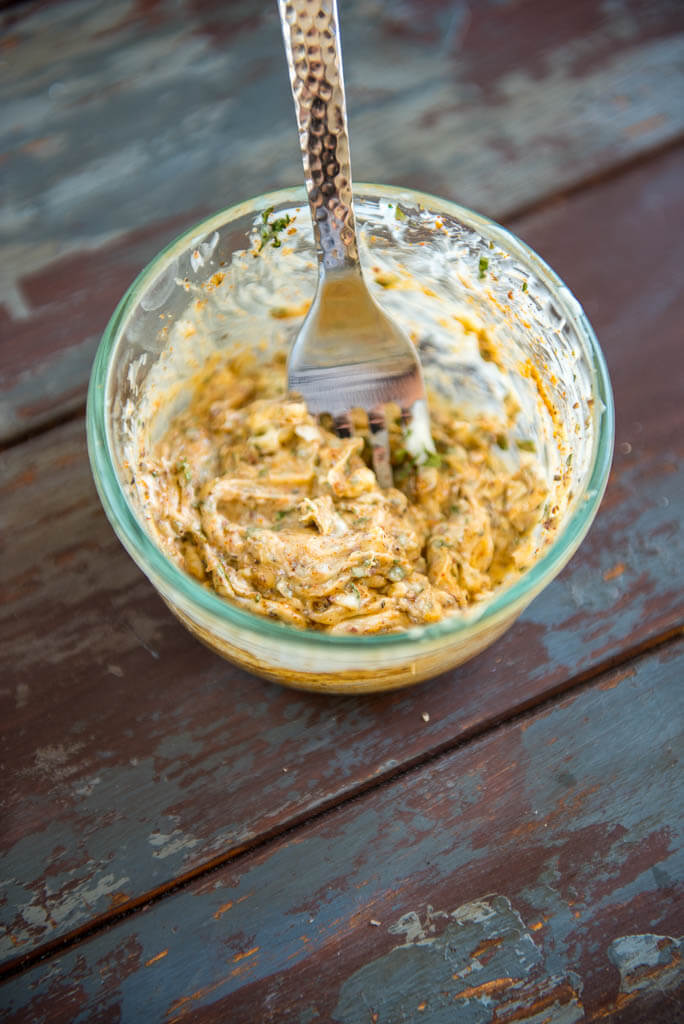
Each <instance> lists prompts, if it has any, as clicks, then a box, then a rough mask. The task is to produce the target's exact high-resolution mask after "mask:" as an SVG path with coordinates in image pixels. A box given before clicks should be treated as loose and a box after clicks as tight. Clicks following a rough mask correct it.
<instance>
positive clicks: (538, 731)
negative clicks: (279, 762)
mask: <svg viewBox="0 0 684 1024" xmlns="http://www.w3.org/2000/svg"><path fill="white" fill-rule="evenodd" d="M683 672H684V644H682V643H681V642H680V643H677V644H670V645H668V646H667V647H665V648H661V649H660V650H659V651H657V652H655V653H653V654H651V655H648V656H645V657H643V658H641V659H640V660H639V661H637V662H634V663H632V665H631V666H630V667H629V668H627V669H626V670H625V669H621V670H616V671H613V672H611V673H609V674H608V675H606V676H603V677H601V678H600V679H598V680H596V681H595V682H594V683H593V684H590V685H585V686H584V687H582V688H580V689H579V690H578V691H576V692H575V693H573V694H572V695H571V696H569V697H567V698H566V699H564V700H562V701H560V702H557V703H556V704H555V705H554V706H552V707H550V706H547V707H545V708H543V709H541V710H539V711H538V712H536V713H534V714H530V715H527V716H523V717H521V718H520V719H519V720H518V721H516V722H514V723H511V724H509V725H506V726H503V727H501V728H499V729H496V730H494V731H493V732H492V733H490V734H489V735H488V736H486V737H484V738H482V739H480V740H478V741H475V742H473V743H470V744H468V745H466V746H465V747H463V748H461V749H459V750H456V751H455V752H453V753H451V754H449V755H448V756H444V757H440V758H437V759H435V760H433V761H431V762H430V763H429V764H426V765H424V766H422V767H420V768H418V769H416V770H413V771H410V772H408V773H406V774H405V775H404V776H402V778H401V779H398V780H396V781H394V782H392V783H389V784H387V785H384V786H381V787H379V788H377V789H375V790H374V791H373V792H372V793H369V794H367V795H365V796H363V797H361V798H359V799H357V800H355V801H352V802H351V803H349V804H347V805H346V806H344V807H341V808H338V809H336V810H335V811H333V812H331V813H329V814H327V815H324V816H322V817H321V818H320V819H319V820H317V821H314V822H311V823H310V824H308V825H307V826H305V827H302V828H300V829H299V830H297V831H296V832H295V833H294V834H292V835H290V836H286V837H284V838H282V839H280V840H279V841H277V842H274V843H271V844H268V845H266V846H265V847H264V848H262V849H261V850H259V851H255V852H253V853H251V854H249V855H246V856H244V857H242V858H241V859H240V860H239V861H238V862H237V863H235V864H233V865H228V866H227V867H225V868H223V869H222V870H220V871H216V872H213V873H210V874H208V875H207V876H206V877H205V878H203V879H201V880H199V881H196V882H195V883H193V884H191V885H189V886H187V887H186V888H184V889H183V890H182V891H180V892H177V893H176V894H174V895H170V896H168V897H167V898H165V899H163V900H162V901H160V902H158V903H156V904H154V905H152V906H150V907H149V909H148V911H147V913H139V914H136V915H133V916H131V917H129V918H126V919H124V920H122V921H121V922H120V923H118V924H117V925H115V926H114V927H112V928H110V929H108V930H106V931H105V932H103V933H101V934H99V935H97V936H94V937H92V938H91V939H89V940H86V941H84V942H82V943H81V944H79V945H77V946H76V947H75V948H73V949H70V950H67V951H65V952H64V953H63V954H61V955H57V956H55V957H52V958H50V959H48V960H46V961H44V962H43V963H39V964H37V965H36V966H35V967H34V968H32V969H31V970H30V971H29V972H27V973H26V974H25V975H22V976H19V977H18V978H15V979H11V980H10V981H8V982H7V983H6V984H5V986H4V987H2V988H0V1005H1V1006H2V1007H3V1008H4V1010H5V1020H6V1021H7V1022H8V1024H9V1022H19V1021H27V1020H31V1021H33V1022H35V1024H40V1022H43V1021H46V1022H47V1021H50V1022H51V1024H57V1022H60V1021H69V1022H74V1024H77V1022H85V1021H88V1022H89V1021H93V1020H97V1021H105V1020H106V1021H109V1020H111V1021H113V1020H124V1021H128V1020H141V1019H145V1020H159V1021H161V1020H164V1021H168V1022H178V1021H183V1020H186V1019H189V1018H190V1019H192V1020H193V1021H196V1022H201V1024H209V1022H219V1021H226V1020H229V1021H231V1024H242V1022H244V1024H253V1022H254V1021H263V1022H276V1021H308V1022H312V1021H333V1022H338V1024H369V1022H382V1024H399V1022H401V1021H421V1022H422V1021H425V1022H428V1024H443V1022H445V1021H447V1020H458V1021H459V1024H493V1022H494V1021H496V1022H499V1024H501V1022H508V1024H511V1022H513V1021H523V1022H528V1024H532V1022H535V1024H539V1021H541V1020H544V1021H546V1022H548V1024H579V1022H580V1021H605V1020H610V1021H611V1022H613V1024H619V1022H622V1024H626V1022H628V1021H634V1022H637V1021H641V1022H643V1021H647V1020H648V1021H658V1022H659V1024H675V1022H676V1021H678V1020H681V1017H680V1016H679V1014H680V1011H681V1001H680V999H679V997H678V996H679V995H681V989H682V972H681V952H680V950H681V943H680V938H679V935H678V932H679V930H680V929H681V923H682V921H681V912H680V906H681V904H680V906H679V907H678V905H677V895H678V892H679V894H680V895H681V885H680V882H681V877H682V869H683V868H684V864H683V862H682V855H681V847H680V846H678V835H677V832H678V828H677V822H678V817H679V811H680V809H681V802H682V796H683V795H684V794H683V793H682V777H681V773H680V772H679V771H678V767H677V759H678V755H679V753H681V747H682V736H681V714H682V710H683V708H682V689H681V679H682V673H683ZM635 723H638V728H635ZM415 728H416V729H418V728H419V726H418V725H417V724H416V726H415ZM678 989H679V993H678Z"/></svg>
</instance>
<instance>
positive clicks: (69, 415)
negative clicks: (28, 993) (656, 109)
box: [0, 133, 684, 976]
mask: <svg viewBox="0 0 684 1024" xmlns="http://www.w3.org/2000/svg"><path fill="white" fill-rule="evenodd" d="M682 146H684V133H680V134H679V135H676V136H674V137H673V138H671V139H668V140H667V141H665V142H663V143H661V144H660V145H657V146H654V147H653V148H652V149H649V150H647V151H645V152H641V153H637V154H635V155H633V156H629V157H626V158H625V159H624V160H619V161H618V162H617V163H615V164H612V165H611V166H609V167H605V168H602V169H599V170H597V171H596V172H595V173H593V174H589V175H587V176H586V177H584V178H581V179H580V180H578V181H576V182H574V183H573V184H571V185H568V186H566V187H564V188H560V189H557V190H556V191H551V192H549V193H548V194H546V195H545V196H543V197H542V198H541V199H539V200H536V201H534V202H530V203H523V204H522V205H520V206H518V207H513V208H512V209H511V210H509V211H507V212H505V213H504V214H502V215H501V216H500V218H499V222H500V223H502V224H505V226H506V227H508V228H510V229H512V230H514V231H515V230H516V228H517V223H518V222H519V221H521V220H524V219H525V218H527V217H530V216H532V215H533V214H537V213H542V212H543V211H544V210H547V209H549V208H550V207H552V206H554V205H555V204H556V203H558V202H563V201H565V200H568V199H572V198H574V197H575V196H578V195H581V194H582V193H584V192H587V191H589V190H590V189H592V188H595V187H596V186H598V185H603V184H607V183H608V182H611V181H616V180H618V179H619V178H621V177H622V176H623V175H625V174H628V173H629V172H630V171H633V170H635V169H637V168H639V167H643V166H645V165H646V164H649V163H655V162H656V161H657V160H658V159H660V158H662V157H664V156H667V154H668V153H672V152H675V151H676V150H678V149H679V148H680V147H682ZM85 411H86V402H85V397H84V398H83V400H82V401H79V402H78V403H77V404H76V405H75V406H74V407H73V408H71V409H65V410H63V411H62V412H59V413H56V414H55V415H54V416H52V417H50V418H49V419H47V420H46V421H45V422H43V423H39V424H36V425H35V426H31V427H28V428H27V429H26V430H22V431H19V432H16V433H14V434H10V435H8V436H7V437H5V438H4V439H2V440H0V453H2V452H6V451H9V450H10V449H12V448H15V447H19V445H21V444H25V443H26V442H28V441H32V440H34V439H35V438H37V437H40V436H42V435H43V434H47V433H49V431H51V430H55V429H57V428H58V427H61V426H64V425H65V424H66V423H71V422H72V421H73V420H77V419H81V418H82V417H83V416H84V415H85ZM0 976H1V975H0Z"/></svg>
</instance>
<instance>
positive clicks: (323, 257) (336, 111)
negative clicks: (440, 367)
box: [278, 0, 434, 487]
mask: <svg viewBox="0 0 684 1024" xmlns="http://www.w3.org/2000/svg"><path fill="white" fill-rule="evenodd" d="M278 7H279V11H280V20H281V24H282V29H283V38H284V40H285V52H286V55H287V63H288V68H289V72H290V83H291V86H292V94H293V96H294V102H295V111H296V114H297V123H298V127H299V141H300V146H301V151H302V162H303V164H304V178H305V181H306V190H307V195H308V199H309V206H310V209H311V217H312V220H313V228H314V238H315V242H316V249H317V253H318V270H319V278H318V288H317V291H316V295H315V297H314V300H313V303H312V305H311V308H310V310H309V312H308V314H307V316H306V319H305V320H304V323H303V324H302V326H301V328H300V331H299V333H298V335H297V337H296V338H295V341H294V343H293V346H292V349H291V351H290V355H289V359H288V367H287V375H288V387H289V388H290V390H291V391H295V392H297V393H299V394H300V395H301V396H302V398H303V399H304V401H305V402H306V404H307V406H308V408H309V411H310V412H311V413H313V414H314V415H318V416H320V414H321V413H328V414H330V415H331V416H332V417H333V419H334V422H335V427H336V429H337V432H338V434H340V435H342V436H349V435H350V434H351V432H352V423H351V415H350V413H351V410H352V409H364V410H365V411H366V412H367V414H368V423H369V428H370V436H371V449H372V458H373V469H374V470H375V474H376V477H377V479H378V483H379V484H380V486H381V487H390V486H391V485H392V466H391V463H390V452H389V439H388V431H387V426H386V421H385V411H384V406H385V405H386V404H387V403H390V402H391V403H396V404H397V405H398V406H399V408H400V410H401V418H402V422H403V424H404V428H405V440H404V447H405V448H406V449H407V450H408V451H409V452H410V453H411V454H412V455H413V457H414V459H415V460H416V461H418V462H420V461H422V460H423V459H424V458H425V457H427V456H428V455H429V454H430V452H434V444H433V441H432V437H431V435H430V424H429V418H428V412H427V405H426V402H425V390H424V386H423V375H422V371H421V368H420V362H419V360H418V355H417V353H416V350H415V348H414V346H413V344H412V343H411V341H410V340H409V338H408V337H407V335H406V334H405V333H404V331H403V330H402V329H401V328H400V327H399V326H398V325H397V324H395V323H394V322H393V321H392V320H391V319H390V318H389V317H388V316H387V315H386V314H385V313H384V312H383V311H382V309H380V307H379V305H378V304H377V303H376V301H375V300H374V298H373V297H372V296H371V294H370V292H369V291H368V288H367V286H366V283H365V281H364V278H363V272H362V269H361V264H360V262H359V251H358V245H357V240H356V226H355V222H354V207H353V200H352V183H351V167H350V160H349V136H348V131H347V111H346V103H345V94H344V80H343V73H342V51H341V46H340V35H339V23H338V18H337V3H336V0H278Z"/></svg>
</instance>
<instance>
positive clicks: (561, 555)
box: [86, 183, 615, 650]
mask: <svg viewBox="0 0 684 1024" xmlns="http://www.w3.org/2000/svg"><path fill="white" fill-rule="evenodd" d="M354 191H355V194H356V195H358V196H359V197H362V196H366V197H368V198H371V197H375V198H379V197H381V198H383V199H391V200H393V201H400V200H402V199H403V200H410V201H411V202H414V203H419V204H422V206H424V207H425V208H427V209H432V208H434V209H435V212H436V213H437V212H446V213H448V214H449V215H450V216H452V217H454V218H455V219H457V220H458V221H459V222H461V223H462V224H464V225H465V226H466V227H468V228H471V229H473V230H475V231H477V232H479V233H480V234H481V235H482V236H483V237H486V238H487V239H488V240H491V241H494V242H495V243H496V244H497V245H499V246H500V247H501V248H502V249H504V251H506V252H508V253H509V254H511V255H513V256H515V257H516V258H518V259H519V260H521V261H522V262H523V263H524V264H525V265H527V266H528V267H529V268H530V270H531V271H532V272H533V273H534V274H535V275H536V276H537V277H538V278H539V279H540V280H541V281H542V283H543V284H544V285H546V287H547V288H548V289H549V291H550V292H551V293H552V294H553V296H554V300H555V301H556V302H557V304H558V305H559V306H560V307H561V310H562V313H563V315H564V316H565V317H566V318H567V319H568V320H569V321H571V322H572V325H573V327H574V328H575V330H576V331H577V333H578V335H579V336H580V338H581V339H582V341H583V343H584V347H585V349H586V351H587V353H588V355H589V356H590V366H591V372H592V378H593V379H592V386H593V395H594V399H595V401H594V404H593V417H594V424H595V427H596V434H595V438H596V439H595V443H594V448H593V452H592V465H591V471H590V474H589V479H588V482H587V486H586V490H585V494H584V500H583V501H580V502H578V504H577V507H576V508H575V510H574V512H573V514H572V516H571V517H570V519H569V520H568V522H567V523H566V524H565V526H564V527H563V529H562V530H561V532H560V533H559V534H558V536H556V537H555V538H554V540H553V542H552V543H551V545H550V546H549V548H548V550H547V551H546V552H545V553H544V554H543V555H542V557H541V558H540V559H539V560H538V561H537V562H535V564H534V565H533V566H532V567H531V568H530V569H529V570H527V571H526V572H525V573H524V574H523V575H522V576H521V577H520V579H518V580H516V581H515V582H514V583H511V584H510V585H508V586H506V587H504V588H502V589H501V591H500V593H498V594H496V595H495V596H494V597H492V598H491V599H489V600H487V601H485V602H482V604H481V605H473V606H471V607H470V608H469V609H467V610H466V611H465V612H463V613H461V614H454V615H451V616H447V617H446V618H444V619H441V620H440V621H439V622H436V623H431V624H429V625H423V626H420V625H416V626H412V627H410V628H409V629H408V630H403V631H401V632H398V633H384V634H379V635H370V636H367V635H354V636H352V635H344V636H337V635H331V634H330V633H324V632H319V631H316V630H310V629H299V628H298V627H294V626H289V625H287V624H285V623H282V622H279V621H277V620H274V619H270V618H267V617H266V616H262V615H258V614H254V613H252V612H249V611H246V610H244V609H242V608H240V607H239V606H237V605H233V604H231V603H230V602H229V601H228V600H226V599H225V598H222V597H220V596H219V595H218V594H216V593H215V592H214V591H212V590H210V589H209V588H208V587H205V586H203V585H202V584H201V583H200V582H199V581H197V580H194V579H193V578H192V577H191V576H190V575H188V574H186V573H185V572H184V571H183V570H182V569H181V568H180V567H179V566H177V565H176V564H175V563H174V562H172V561H171V560H170V559H169V558H167V556H166V555H164V554H163V552H162V551H161V550H160V549H159V548H158V547H157V546H156V544H155V543H154V541H153V540H152V539H151V537H150V536H149V535H148V534H147V532H146V531H145V529H144V527H143V525H142V523H141V522H140V521H139V519H138V517H137V515H136V514H135V511H134V509H133V506H132V505H131V503H130V501H129V499H128V497H127V495H126V492H125V490H124V488H123V487H122V485H121V482H120V480H119V477H118V474H117V472H116V468H115V465H114V461H113V459H112V456H111V450H110V445H109V429H108V415H107V395H108V383H109V358H110V355H111V353H112V352H113V351H114V349H115V346H116V343H117V341H118V337H119V332H120V328H121V327H122V325H123V324H124V323H125V321H126V318H127V315H128V314H129V313H130V311H131V310H132V308H133V305H134V304H135V303H136V302H137V300H138V296H139V295H140V294H141V293H142V291H143V290H144V288H145V286H146V285H147V283H148V282H149V281H150V280H152V279H154V278H155V277H156V276H157V275H158V274H159V272H160V270H161V269H162V268H163V266H164V265H165V264H168V263H170V262H171V261H172V260H173V259H174V258H175V257H176V256H178V255H180V254H181V253H182V252H184V251H185V250H187V249H188V248H189V247H190V246H192V245H195V244H197V242H198V241H199V240H200V239H202V238H204V237H205V236H206V235H207V234H210V233H212V232H213V231H215V230H216V229H217V228H219V227H221V226H223V225H224V224H226V223H227V222H229V221H234V220H237V219H238V218H241V217H243V216H245V215H248V214H250V213H254V214H259V213H260V212H261V211H263V210H264V209H267V208H268V207H271V206H273V207H276V208H278V207H279V206H282V205H284V204H285V203H295V204H297V205H301V206H304V205H306V202H307V199H306V192H305V189H304V186H294V187H289V188H282V189H277V190H275V191H272V192H267V193H264V194H263V195H260V196H255V197H253V198H252V199H248V200H245V201H243V202H241V203H237V204H235V205H233V206H230V207H227V208H225V209H223V210H219V211H217V212H216V213H213V214H211V215H210V216H208V217H206V218H204V219H203V220H201V221H199V222H198V223H197V224H195V225H193V226H192V227H190V228H189V229H187V230H186V231H183V232H182V233H181V234H179V235H178V236H177V237H176V238H174V239H173V240H172V241H171V242H170V243H169V244H168V245H167V246H165V247H164V248H163V249H162V250H160V252H159V253H157V255H156V256H155V257H154V258H153V259H152V260H151V261H150V262H149V263H148V264H147V265H146V266H145V267H144V268H143V270H142V271H141V272H140V273H139V274H138V275H137V277H136V278H135V279H134V280H133V282H132V283H131V284H130V286H129V287H128V289H127V290H126V292H125V293H124V295H123V297H122V298H121V300H120V302H119V303H118V305H117V307H116V309H115V311H114V313H113V314H112V316H111V318H110V320H109V322H108V324H107V326H106V327H105V330H104V332H103V335H102V338H101V341H100V344H99V346H98V349H97V352H96V355H95V360H94V363H93V369H92V372H91V376H90V383H89V387H88V399H87V408H86V430H87V439H88V455H89V459H90V464H91V469H92V473H93V477H94V480H95V485H96V487H97V491H98V494H99V497H100V500H101V502H102V505H103V507H104V510H105V513H106V515H107V518H108V519H109V521H110V523H111V525H112V527H113V529H114V531H115V533H116V534H117V536H118V538H119V540H120V541H121V542H122V544H123V546H124V547H125V548H126V550H127V551H128V553H129V554H130V555H131V557H132V558H133V560H134V561H135V562H136V563H137V565H138V566H139V567H140V568H141V569H142V570H143V572H145V574H146V575H148V577H150V578H151V579H152V582H153V584H155V578H160V579H161V581H162V582H163V583H164V584H165V585H166V586H167V587H168V588H170V589H171V591H172V592H173V593H174V595H175V593H177V592H180V594H181V595H182V596H183V598H184V599H185V602H186V604H187V603H189V604H190V605H191V606H192V605H195V606H197V607H198V608H199V609H201V610H202V611H204V612H206V613H209V614H210V615H211V616H213V617H215V618H218V619H225V620H227V622H228V623H230V624H232V625H233V626H235V627H238V628H241V629H244V630H247V631H249V632H252V633H255V634H261V635H266V636H270V637H271V638H272V639H274V640H278V641H280V642H282V643H284V644H302V643H306V644H307V645H310V644H314V645H317V646H322V647H336V648H350V647H351V648H354V647H359V648H361V647H362V648H365V649H368V650H370V649H371V648H376V649H377V648H381V647H399V646H402V645H406V643H407V642H410V643H411V644H414V643H415V642H416V641H417V640H418V641H420V640H424V641H426V642H429V641H435V640H444V639H447V638H450V637H452V638H453V639H454V640H456V639H457V638H459V637H462V636H463V635H464V634H472V632H473V631H474V629H478V628H485V627H490V626H492V625H493V624H494V623H495V622H496V621H500V620H501V619H502V618H504V617H505V616H506V615H514V614H517V611H519V610H522V607H524V606H525V605H526V604H527V603H529V601H531V600H532V599H533V598H534V597H535V596H536V594H537V593H539V591H540V590H542V589H543V588H544V587H545V586H546V585H547V584H548V583H550V582H551V580H552V579H553V578H554V577H555V576H556V575H557V574H558V573H559V572H560V570H561V569H562V568H563V566H564V565H565V564H566V562H567V561H568V560H569V559H570V557H571V556H572V555H573V554H574V552H575V551H576V549H577V547H578V546H579V544H580V543H581V541H582V539H583V538H584V536H585V535H586V533H587V531H588V530H589V527H590V526H591V523H592V521H593V519H594V517H595V515H596V512H597V510H598V507H599V505H600V502H601V499H602V497H603V494H604V491H605V488H606V484H607V481H608V475H609V470H610V466H611V462H612V456H613V444H614V433H615V411H614V403H613V394H612V388H611V384H610V378H609V375H608V369H607V366H606V362H605V358H604V356H603V353H602V351H601V348H600V345H599V342H598V339H597V337H596V334H595V333H594V330H593V328H592V326H591V324H590V322H589V320H588V318H587V316H586V314H585V313H584V310H583V308H582V306H581V305H580V303H579V302H578V300H577V299H576V298H575V296H574V295H573V294H572V292H571V291H570V289H569V288H568V287H567V285H565V283H564V282H563V281H562V279H561V278H560V277H559V276H558V274H556V272H555V271H554V270H552V269H551V267H550V266H549V265H548V264H547V263H546V262H545V261H544V260H543V259H542V258H541V257H540V256H539V255H538V254H537V253H536V252H535V251H534V250H533V249H531V248H530V246H528V245H527V244H526V243H525V242H523V241H522V240H521V239H520V238H518V236H517V235H515V234H514V233H513V232H512V231H509V230H508V229H507V228H504V227H502V226H501V225H500V224H497V223H496V221H493V220H491V219H490V218H488V217H485V216H484V215H482V214H479V213H475V212H474V211H472V210H469V209H468V208H467V207H464V206H461V205H460V204H458V203H455V202H452V201H451V200H448V199H444V198H441V197H439V196H434V195H431V194H430V193H427V192H422V191H419V190H416V189H412V188H408V187H401V186H394V185H378V184H371V183H359V184H356V183H355V185H354ZM597 399H598V401H597ZM148 569H149V571H148ZM151 574H152V575H151Z"/></svg>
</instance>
